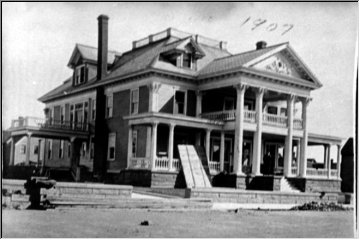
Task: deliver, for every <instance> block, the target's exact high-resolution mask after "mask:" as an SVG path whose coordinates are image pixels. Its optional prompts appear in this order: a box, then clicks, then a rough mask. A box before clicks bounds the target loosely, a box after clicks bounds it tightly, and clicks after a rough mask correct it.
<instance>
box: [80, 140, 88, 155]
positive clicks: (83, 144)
mask: <svg viewBox="0 0 360 240" xmlns="http://www.w3.org/2000/svg"><path fill="white" fill-rule="evenodd" d="M86 145H87V144H86V142H82V145H81V155H82V156H85V155H86V149H87V146H86Z"/></svg>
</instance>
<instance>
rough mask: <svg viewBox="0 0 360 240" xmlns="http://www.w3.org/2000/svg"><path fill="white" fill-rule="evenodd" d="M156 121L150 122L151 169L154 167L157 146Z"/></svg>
mask: <svg viewBox="0 0 360 240" xmlns="http://www.w3.org/2000/svg"><path fill="white" fill-rule="evenodd" d="M158 124H159V123H158V122H154V123H153V124H152V135H151V170H154V169H155V161H156V157H157V156H156V151H157V150H156V148H157V146H156V145H157V127H158Z"/></svg>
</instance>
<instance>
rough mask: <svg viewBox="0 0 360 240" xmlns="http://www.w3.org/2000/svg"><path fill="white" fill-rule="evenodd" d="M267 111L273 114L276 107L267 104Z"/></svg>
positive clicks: (275, 112)
mask: <svg viewBox="0 0 360 240" xmlns="http://www.w3.org/2000/svg"><path fill="white" fill-rule="evenodd" d="M267 112H268V113H269V114H275V115H277V107H274V106H268V110H267Z"/></svg>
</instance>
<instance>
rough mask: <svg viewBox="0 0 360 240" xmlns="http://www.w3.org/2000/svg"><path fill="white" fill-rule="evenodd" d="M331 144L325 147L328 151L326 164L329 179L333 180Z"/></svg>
mask: <svg viewBox="0 0 360 240" xmlns="http://www.w3.org/2000/svg"><path fill="white" fill-rule="evenodd" d="M330 147H331V146H330V144H327V145H326V147H325V151H326V162H327V178H331V161H330Z"/></svg>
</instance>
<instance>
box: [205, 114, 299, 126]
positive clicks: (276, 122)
mask: <svg viewBox="0 0 360 240" xmlns="http://www.w3.org/2000/svg"><path fill="white" fill-rule="evenodd" d="M257 115H258V114H257V113H256V111H252V110H244V121H245V122H249V123H256V118H257ZM201 117H202V118H206V119H209V120H214V121H224V122H227V121H235V119H236V110H227V111H218V112H209V113H203V114H201ZM262 117H263V124H265V125H270V126H275V127H281V128H287V127H288V118H287V117H286V116H279V115H276V114H270V113H263V114H262ZM293 122H294V123H293V128H294V129H303V120H302V119H299V118H295V119H294V120H293Z"/></svg>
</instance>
